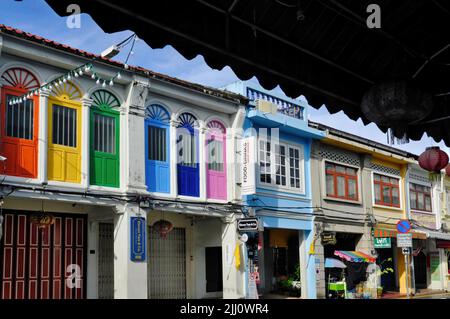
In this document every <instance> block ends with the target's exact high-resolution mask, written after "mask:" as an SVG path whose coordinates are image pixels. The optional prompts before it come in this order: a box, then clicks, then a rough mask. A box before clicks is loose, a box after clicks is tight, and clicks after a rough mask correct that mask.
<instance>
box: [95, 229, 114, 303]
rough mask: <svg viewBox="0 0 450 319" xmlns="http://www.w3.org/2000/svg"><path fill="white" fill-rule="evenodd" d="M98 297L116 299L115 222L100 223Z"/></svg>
mask: <svg viewBox="0 0 450 319" xmlns="http://www.w3.org/2000/svg"><path fill="white" fill-rule="evenodd" d="M98 235H99V236H98V283H97V284H98V299H114V224H112V223H111V224H107V223H99V224H98Z"/></svg>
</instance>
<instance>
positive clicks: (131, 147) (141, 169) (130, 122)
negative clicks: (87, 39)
mask: <svg viewBox="0 0 450 319" xmlns="http://www.w3.org/2000/svg"><path fill="white" fill-rule="evenodd" d="M149 87H150V86H149V84H148V83H147V82H145V81H144V80H142V81H141V80H135V81H134V82H133V83H132V84H131V85H130V89H129V95H128V101H127V104H128V112H127V115H126V120H127V123H126V124H127V129H126V131H125V132H126V133H127V135H128V136H127V141H126V142H127V145H126V148H125V149H124V150H123V151H125V152H126V153H127V156H128V161H127V163H126V166H125V171H126V172H127V179H126V188H127V190H128V191H130V190H131V191H139V192H145V191H147V186H146V183H145V154H144V152H145V147H144V145H145V144H144V143H145V131H144V118H145V101H146V99H147V94H148V88H149Z"/></svg>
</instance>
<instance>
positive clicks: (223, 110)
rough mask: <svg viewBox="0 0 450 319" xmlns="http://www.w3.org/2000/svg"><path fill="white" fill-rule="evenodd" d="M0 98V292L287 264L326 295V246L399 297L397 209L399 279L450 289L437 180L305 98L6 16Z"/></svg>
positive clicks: (122, 288)
mask: <svg viewBox="0 0 450 319" xmlns="http://www.w3.org/2000/svg"><path fill="white" fill-rule="evenodd" d="M110 79H111V80H110ZM0 92H1V94H0V106H1V107H0V154H1V156H2V157H1V162H2V163H1V165H0V169H3V171H2V172H1V174H0V178H1V180H0V181H1V184H0V191H1V193H0V195H1V215H2V216H3V218H2V228H1V239H0V297H1V298H2V299H20V298H81V299H82V298H222V297H223V298H245V297H249V296H250V295H251V294H252V289H251V287H252V286H251V285H250V284H249V283H250V282H256V284H257V289H258V292H259V294H262V295H267V294H269V293H272V292H274V291H276V290H277V289H278V288H279V284H280V281H281V280H285V279H286V278H288V277H290V276H293V275H294V274H295V276H296V278H295V279H296V280H295V281H298V282H299V287H298V288H299V291H300V292H301V293H300V295H301V297H302V298H325V297H326V295H327V292H326V282H327V276H328V275H329V274H328V273H327V271H326V268H325V265H324V264H325V260H326V258H330V257H335V256H336V255H335V252H336V251H360V252H362V253H365V254H367V255H369V256H373V257H374V258H376V263H384V262H385V261H386V260H388V262H390V263H391V267H392V269H393V271H392V272H389V273H387V274H383V275H382V276H381V285H382V286H383V288H384V290H385V291H399V292H401V293H403V292H405V291H406V282H407V280H406V279H407V278H406V271H405V269H406V268H405V263H404V259H403V255H402V251H401V249H400V248H398V247H397V244H396V234H397V232H396V228H395V225H396V223H397V222H398V221H399V220H400V219H408V220H410V221H411V222H412V225H413V230H412V234H413V245H414V246H413V249H412V258H411V259H410V260H411V264H410V265H409V268H408V269H410V270H411V271H410V274H411V276H410V277H411V278H409V280H408V283H409V284H408V285H409V286H410V287H413V288H416V289H435V290H446V289H447V287H448V286H450V284H449V276H448V274H449V271H450V268H449V264H448V262H449V253H450V250H449V249H450V233H447V230H448V228H449V226H450V225H449V224H448V223H449V221H450V219H449V216H450V211H449V208H450V201H449V200H448V198H449V197H448V194H450V177H447V176H446V175H445V174H444V173H442V174H441V176H440V178H438V179H435V180H434V181H432V180H431V179H430V178H429V176H428V172H426V171H424V170H422V169H421V168H420V167H419V165H418V162H417V159H418V156H416V155H414V154H410V153H407V152H403V151H400V150H398V149H395V148H392V147H388V146H385V145H382V144H379V143H375V142H372V141H369V140H367V139H364V138H361V137H359V136H355V135H353V134H349V133H345V132H342V131H339V130H336V129H333V128H331V127H326V126H324V125H321V124H317V123H312V122H309V121H308V104H307V102H306V100H305V99H290V98H287V97H286V96H284V95H282V94H280V93H274V92H273V91H267V90H264V89H263V88H261V87H259V86H258V85H255V84H252V83H249V82H237V83H233V84H230V85H228V86H226V87H224V88H221V89H214V88H209V87H204V86H200V85H197V84H193V83H189V82H185V81H182V80H179V79H176V78H171V77H168V76H165V75H162V74H158V73H155V72H152V71H149V70H146V69H142V68H137V67H125V65H123V64H121V63H118V62H114V61H111V60H109V59H106V58H102V57H100V56H95V55H93V54H90V53H87V52H84V51H80V50H78V49H75V48H71V47H68V46H65V45H62V44H59V43H56V42H53V41H50V40H47V39H43V38H41V37H38V36H35V35H32V34H29V33H25V32H23V31H20V30H16V29H13V28H9V27H6V26H2V25H0ZM1 166H3V167H1ZM248 217H255V218H257V219H258V227H257V228H258V229H257V231H253V232H248V233H247V236H248V240H245V239H243V238H244V236H242V235H243V233H242V232H240V231H239V230H238V228H237V221H238V220H239V219H242V218H248ZM0 219H1V217H0ZM330 238H331V240H330ZM375 238H388V239H390V240H386V241H389V242H390V244H389V247H385V248H377V247H375V245H374V243H375V242H376V239H375ZM327 239H328V240H327ZM407 266H408V265H407Z"/></svg>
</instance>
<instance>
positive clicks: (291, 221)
mask: <svg viewBox="0 0 450 319" xmlns="http://www.w3.org/2000/svg"><path fill="white" fill-rule="evenodd" d="M225 89H226V90H229V91H233V92H235V93H239V94H242V95H244V96H247V97H248V98H249V100H250V102H249V104H248V106H247V108H246V118H245V121H244V125H243V126H244V127H243V129H244V132H243V142H242V147H241V153H242V168H243V169H242V174H243V176H242V185H241V188H242V194H243V202H244V205H245V206H246V208H247V209H248V211H249V214H250V215H253V214H255V215H256V216H257V217H258V219H259V222H260V232H259V233H257V234H258V235H255V236H254V237H255V238H252V236H251V238H250V240H249V241H248V244H247V248H248V257H249V262H248V267H249V270H248V272H249V277H250V276H252V273H254V274H253V276H255V277H256V278H257V283H258V282H259V292H262V293H265V294H268V293H277V292H278V291H280V290H282V287H283V285H285V284H286V279H289V278H291V279H293V280H294V281H300V283H297V286H298V287H299V288H300V287H301V295H302V297H304V298H315V297H316V288H315V287H316V279H315V260H314V254H309V250H310V244H311V243H312V240H313V237H314V234H313V220H314V218H313V217H314V216H313V209H312V208H311V207H312V196H311V181H310V176H311V174H310V153H311V142H312V140H313V139H321V138H323V137H325V132H323V131H319V130H316V129H313V128H310V127H308V121H307V111H308V104H307V102H306V101H305V100H304V99H290V98H288V97H286V96H285V95H284V94H283V93H282V92H281V91H280V92H275V90H273V91H267V90H265V89H263V88H262V87H260V86H259V85H257V84H253V83H250V82H236V83H233V84H230V85H228V86H227V87H226V88H225ZM252 163H254V164H252ZM258 277H259V278H258Z"/></svg>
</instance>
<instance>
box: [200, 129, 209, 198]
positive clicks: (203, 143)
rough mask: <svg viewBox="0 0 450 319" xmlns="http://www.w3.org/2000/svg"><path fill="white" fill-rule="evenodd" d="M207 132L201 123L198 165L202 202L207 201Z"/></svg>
mask: <svg viewBox="0 0 450 319" xmlns="http://www.w3.org/2000/svg"><path fill="white" fill-rule="evenodd" d="M206 130H207V127H206V125H205V123H203V122H200V128H199V130H198V131H199V132H198V133H199V137H198V138H199V146H198V165H199V173H200V174H199V177H200V185H199V186H200V200H202V201H206V161H207V156H208V155H207V154H206V151H205V149H206Z"/></svg>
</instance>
